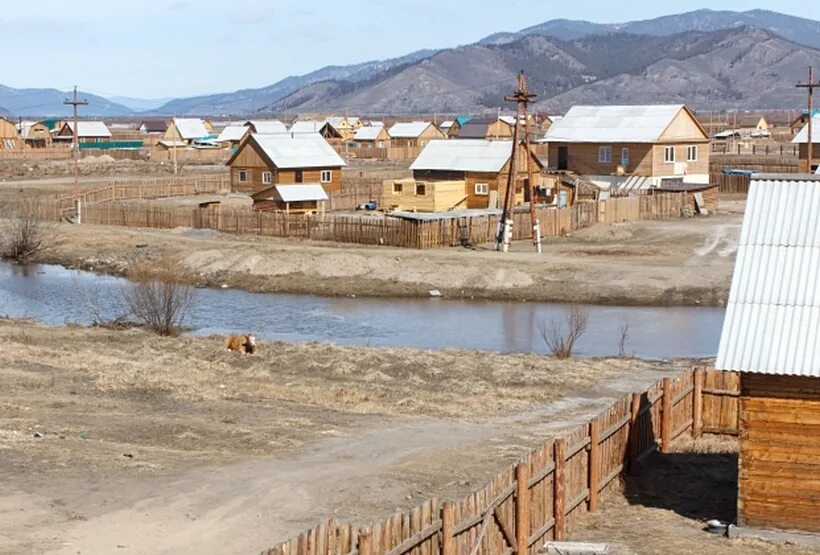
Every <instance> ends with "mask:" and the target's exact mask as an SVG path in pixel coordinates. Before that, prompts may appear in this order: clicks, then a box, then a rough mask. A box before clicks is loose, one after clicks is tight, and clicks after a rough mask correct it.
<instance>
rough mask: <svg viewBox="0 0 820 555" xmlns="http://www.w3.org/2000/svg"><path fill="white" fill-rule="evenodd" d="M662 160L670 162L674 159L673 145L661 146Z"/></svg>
mask: <svg viewBox="0 0 820 555" xmlns="http://www.w3.org/2000/svg"><path fill="white" fill-rule="evenodd" d="M663 161H664V162H670V163H671V162H674V161H675V147H673V146H665V147H663Z"/></svg>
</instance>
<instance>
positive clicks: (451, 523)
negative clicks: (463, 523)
mask: <svg viewBox="0 0 820 555" xmlns="http://www.w3.org/2000/svg"><path fill="white" fill-rule="evenodd" d="M455 524H456V515H455V510H454V507H453V504H452V503H451V502H449V501H447V502H445V503H444V506H443V507H442V508H441V555H456V542H455V537H454V536H453V529H454V528H455Z"/></svg>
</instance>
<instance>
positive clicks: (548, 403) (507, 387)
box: [0, 319, 692, 555]
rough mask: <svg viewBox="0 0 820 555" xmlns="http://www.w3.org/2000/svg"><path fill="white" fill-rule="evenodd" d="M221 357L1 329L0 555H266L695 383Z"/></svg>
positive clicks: (277, 355)
mask: <svg viewBox="0 0 820 555" xmlns="http://www.w3.org/2000/svg"><path fill="white" fill-rule="evenodd" d="M223 340H224V338H221V337H178V338H159V337H156V336H153V335H151V334H148V333H146V332H143V331H139V330H130V331H111V330H105V329H99V328H83V327H80V326H57V327H46V326H40V325H37V324H33V323H30V322H24V321H20V320H7V319H6V320H0V344H2V345H3V349H2V350H0V367H2V368H3V372H2V373H0V388H2V390H3V392H4V395H3V399H2V400H0V453H2V457H3V461H4V464H3V465H0V553H15V554H18V555H19V554H25V553H71V554H74V553H76V552H78V551H80V552H82V553H110V552H112V551H115V550H116V551H120V550H123V552H125V553H129V552H130V553H145V552H151V553H201V552H203V551H208V546H213V545H220V546H221V549H222V552H224V553H253V552H259V551H261V550H262V549H263V548H266V547H269V546H270V545H271V544H273V543H274V542H275V540H277V539H282V538H286V537H289V536H290V535H293V534H295V533H298V532H300V531H301V530H302V529H304V528H306V527H308V526H310V525H312V524H314V523H315V522H317V521H319V520H321V519H323V518H328V517H329V516H334V517H336V518H339V519H346V520H352V521H357V522H361V521H366V520H368V519H371V518H377V517H382V516H383V515H385V514H389V513H391V512H392V511H393V510H395V509H396V508H397V507H398V508H400V507H410V506H413V505H415V504H417V503H418V500H420V499H425V498H428V497H433V496H440V497H449V498H456V497H458V496H460V495H463V494H465V493H466V492H468V491H471V490H472V489H475V487H476V486H478V485H480V484H482V483H483V482H484V481H485V480H486V479H488V478H489V477H491V476H493V475H494V474H495V473H496V472H497V470H498V468H500V467H501V466H502V465H503V464H504V463H506V462H509V461H511V460H515V459H517V458H518V457H519V456H520V455H521V454H522V453H524V452H526V451H527V450H528V449H531V448H532V447H533V446H534V445H537V444H538V443H540V442H541V441H543V439H544V438H545V437H548V436H549V435H550V434H552V433H555V432H556V431H558V430H561V429H563V428H566V427H569V426H571V425H572V424H574V423H577V422H580V421H583V420H584V419H585V418H587V417H588V416H589V414H594V413H595V412H596V411H600V410H602V409H603V408H604V407H606V406H607V404H608V403H610V402H611V399H612V398H614V397H618V396H620V395H623V394H624V393H625V392H628V391H633V390H639V389H640V388H642V387H645V385H646V384H647V383H650V382H652V381H655V380H657V379H658V378H659V377H661V376H673V375H676V374H677V373H679V372H680V371H682V370H683V369H685V368H688V367H690V365H691V364H692V362H691V361H684V360H681V361H670V362H663V363H650V362H646V361H640V360H633V359H577V360H569V361H557V360H555V359H552V358H548V357H542V356H537V355H500V354H493V353H478V352H468V351H421V350H414V349H374V348H366V347H344V346H335V345H329V344H320V343H308V344H290V343H280V342H261V343H260V350H259V354H258V355H255V356H242V355H237V354H235V353H230V352H228V351H227V350H226V349H225V348H224V344H223ZM249 530H251V531H254V532H253V533H248V531H249ZM159 538H162V540H161V542H160V539H159ZM120 546H123V547H120ZM160 546H162V547H160Z"/></svg>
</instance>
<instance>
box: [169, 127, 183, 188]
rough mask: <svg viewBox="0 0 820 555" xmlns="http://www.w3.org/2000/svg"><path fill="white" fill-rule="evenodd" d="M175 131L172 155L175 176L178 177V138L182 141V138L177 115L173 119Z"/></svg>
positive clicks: (172, 139) (172, 140)
mask: <svg viewBox="0 0 820 555" xmlns="http://www.w3.org/2000/svg"><path fill="white" fill-rule="evenodd" d="M173 129H174V134H173V136H172V138H171V154H172V155H173V157H174V175H176V174H177V171H178V168H177V137H178V136H179V140H180V141H182V136H181V135H180V133H179V129H178V128H177V115H176V114H174V117H173Z"/></svg>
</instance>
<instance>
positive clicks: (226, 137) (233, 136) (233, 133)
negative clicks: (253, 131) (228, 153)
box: [216, 125, 250, 143]
mask: <svg viewBox="0 0 820 555" xmlns="http://www.w3.org/2000/svg"><path fill="white" fill-rule="evenodd" d="M248 131H250V129H249V128H248V127H245V126H244V125H242V126H239V125H230V126H228V127H226V128H225V129H223V130H222V132H221V133H220V134H219V136H218V137H217V138H216V141H217V142H218V143H226V142H236V141H241V140H242V137H244V136H245V133H247V132H248Z"/></svg>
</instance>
